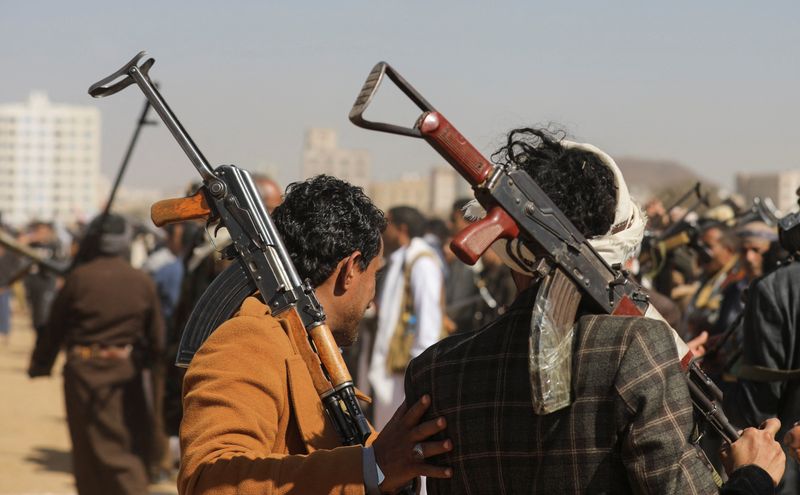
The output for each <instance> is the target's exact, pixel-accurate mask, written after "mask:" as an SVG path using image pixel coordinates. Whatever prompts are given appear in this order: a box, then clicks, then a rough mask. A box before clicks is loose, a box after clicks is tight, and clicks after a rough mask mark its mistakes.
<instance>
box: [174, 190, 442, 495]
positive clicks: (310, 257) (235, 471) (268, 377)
mask: <svg viewBox="0 0 800 495" xmlns="http://www.w3.org/2000/svg"><path fill="white" fill-rule="evenodd" d="M273 219H274V221H275V224H276V226H277V228H278V231H279V232H280V234H281V236H282V238H283V241H284V243H285V244H286V248H287V249H288V251H289V252H290V253H291V256H292V261H293V262H294V264H295V266H296V268H297V270H298V272H299V274H300V276H301V277H303V278H307V279H309V281H310V282H311V284H312V285H313V286H314V287H315V289H316V294H317V297H318V299H319V301H320V303H321V304H322V306H323V307H324V308H325V312H326V314H327V322H328V324H329V326H330V328H331V329H332V332H333V334H334V337H335V338H336V341H337V343H338V344H339V345H349V344H351V343H352V342H353V341H355V339H356V337H357V335H356V328H357V324H358V322H359V320H360V319H361V317H362V316H363V314H364V311H365V309H366V308H367V306H368V304H369V303H370V302H371V300H372V298H373V297H374V293H375V276H376V272H377V271H378V270H379V269H380V268H381V266H382V264H383V260H382V251H383V246H382V244H381V231H382V230H383V229H384V227H385V225H386V220H385V218H384V216H383V213H382V212H381V211H380V210H379V209H377V208H376V207H375V206H374V205H373V204H372V202H371V201H370V200H369V198H367V197H366V196H365V195H364V193H363V191H362V190H361V189H360V188H357V187H354V186H351V185H350V184H347V183H346V182H343V181H341V180H338V179H335V178H333V177H327V176H318V177H315V178H313V179H310V180H308V181H305V182H300V183H295V184H292V185H290V186H289V187H288V189H287V193H286V197H285V198H284V202H283V204H281V205H280V206H279V207H278V208H276V210H275V211H274V213H273ZM282 325H283V322H282V321H281V320H280V319H277V318H275V317H273V316H272V315H271V314H270V312H269V309H268V308H267V307H266V306H265V305H264V304H263V302H262V301H261V300H260V299H258V298H257V297H251V298H248V299H247V300H246V301H245V302H244V304H243V305H242V307H241V309H240V312H239V314H238V316H236V317H235V318H233V319H231V320H229V321H228V322H226V323H224V324H223V325H221V326H220V327H219V328H218V329H217V330H215V331H214V333H213V334H212V335H211V336H210V337H209V338H208V340H207V341H206V342H205V343H204V344H203V346H202V347H201V348H200V350H199V351H198V352H197V354H196V355H195V356H194V358H193V360H192V364H191V366H190V367H189V370H188V371H187V373H186V378H185V380H184V416H183V422H182V424H181V448H182V452H183V462H182V464H181V471H180V474H179V479H178V489H179V491H180V493H181V494H183V495H189V494H191V495H200V494H215V495H217V494H220V495H221V494H258V495H263V494H326V493H330V494H334V493H337V494H354V495H355V494H363V493H370V494H371V493H380V492H387V493H392V492H394V491H396V490H397V489H399V488H401V487H403V486H404V485H406V484H407V483H408V482H410V481H411V480H412V479H414V478H415V477H417V476H420V475H424V476H428V477H438V478H441V477H447V476H449V475H450V471H449V469H447V468H444V467H437V466H431V465H428V464H426V463H425V462H424V459H425V458H426V457H429V456H432V455H437V454H440V453H443V452H446V451H447V450H449V449H450V448H452V445H451V443H450V441H449V440H440V441H437V442H426V441H424V440H425V439H426V438H427V437H429V436H430V435H432V434H434V433H438V432H439V431H441V430H442V429H443V428H444V427H445V423H444V422H443V420H442V419H441V418H434V419H432V420H430V421H428V422H426V423H423V424H419V419H420V418H421V416H422V414H423V413H424V410H425V409H426V407H427V405H428V404H429V403H430V399H429V398H427V397H426V398H422V399H421V400H420V401H419V402H418V403H416V404H415V405H413V406H411V407H410V408H408V409H406V407H405V406H401V408H400V409H398V412H397V413H396V414H395V416H394V418H393V419H392V421H390V422H389V424H388V425H387V426H386V428H384V430H383V431H381V432H380V434H377V435H373V438H372V440H374V441H373V442H371V445H370V446H368V447H366V448H365V447H361V446H351V447H342V446H340V442H339V438H338V435H337V433H336V431H335V430H334V428H333V425H332V424H331V423H330V422H329V421H328V420H326V416H325V412H324V410H323V406H322V403H321V401H320V399H319V396H318V395H317V393H316V392H315V389H314V386H313V384H312V381H311V376H310V374H309V372H308V369H307V368H306V365H305V363H304V361H303V359H302V357H301V356H300V355H299V354H298V351H297V349H296V347H295V345H294V343H293V342H292V340H291V339H290V338H289V336H288V335H287V333H286V331H285V329H284V327H283V326H282Z"/></svg>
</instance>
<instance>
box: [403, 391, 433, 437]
mask: <svg viewBox="0 0 800 495" xmlns="http://www.w3.org/2000/svg"><path fill="white" fill-rule="evenodd" d="M430 405H431V397H430V396H429V395H427V394H425V395H423V396H422V397H420V398H419V400H418V401H417V402H416V404H414V405H413V406H411V408H410V409H409V410H408V412H406V413H405V415H404V416H403V419H402V421H403V424H405V425H406V426H407V427H408V428H409V429H410V428H413V427H414V426H416V425H417V423H419V420H420V419H422V415H423V414H425V411H426V410H427V409H428V406H430Z"/></svg>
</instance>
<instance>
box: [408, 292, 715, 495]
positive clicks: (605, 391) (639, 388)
mask: <svg viewBox="0 0 800 495" xmlns="http://www.w3.org/2000/svg"><path fill="white" fill-rule="evenodd" d="M534 295H535V291H533V290H528V291H526V292H525V293H523V294H522V295H521V296H520V297H519V298H518V299H517V301H516V302H515V303H514V305H513V306H512V307H511V309H510V311H509V312H508V313H507V314H506V315H504V316H503V317H502V318H500V319H499V320H497V321H496V322H494V323H493V324H491V325H489V326H487V327H485V328H483V329H482V330H480V331H477V332H473V333H468V334H456V335H453V336H451V337H449V338H447V339H445V340H443V341H441V342H439V343H438V344H436V345H434V346H433V347H431V348H429V349H428V350H427V351H425V352H424V353H423V354H422V355H420V356H419V357H418V358H416V359H414V360H413V361H412V362H411V363H410V365H409V367H408V369H407V371H406V397H407V401H408V403H409V404H411V403H414V402H415V401H416V400H417V399H418V398H419V397H420V396H421V395H422V394H426V393H427V394H430V395H431V398H432V399H433V400H432V404H431V407H430V408H429V411H428V413H427V414H426V418H428V419H429V418H433V417H437V416H440V415H443V416H445V417H446V419H447V429H446V434H447V436H448V437H449V438H451V439H452V440H453V443H454V450H453V451H452V452H450V453H448V454H447V455H443V456H439V457H434V458H432V459H431V462H432V463H436V464H440V465H447V466H451V467H452V468H453V478H452V479H451V480H434V479H431V478H429V479H428V494H430V495H436V494H445V493H464V494H503V493H509V494H512V493H513V494H517V493H520V494H522V493H524V494H528V493H530V494H538V493H542V494H557V495H562V494H566V493H588V494H600V493H614V494H618V493H623V494H624V493H663V494H705V493H717V488H716V485H715V484H714V482H713V480H712V477H711V472H710V471H709V469H708V468H707V467H706V465H705V464H704V462H703V461H702V460H701V458H700V456H699V455H698V453H697V451H696V449H695V448H694V447H693V446H692V445H690V444H689V443H688V440H687V439H688V438H689V435H690V433H691V430H692V427H693V424H694V423H693V413H692V405H691V401H690V398H689V391H688V388H687V386H686V383H685V380H684V378H683V375H682V373H681V370H680V367H679V364H678V359H677V357H676V352H675V344H674V342H673V340H672V336H671V332H670V331H669V329H668V328H667V327H666V326H664V325H663V324H661V323H658V322H655V321H652V320H646V319H643V318H632V317H615V316H605V315H604V316H597V315H589V316H583V317H581V318H580V320H579V322H578V326H577V329H576V338H575V349H574V354H573V376H572V394H573V395H572V396H573V403H572V404H571V405H570V406H569V407H567V408H565V409H562V410H560V411H557V412H555V413H552V414H548V415H544V416H537V415H536V414H534V413H533V409H532V406H531V391H530V384H529V378H528V376H529V375H528V335H529V328H530V317H531V310H532V306H533V296H534ZM443 437H444V436H442V438H443Z"/></svg>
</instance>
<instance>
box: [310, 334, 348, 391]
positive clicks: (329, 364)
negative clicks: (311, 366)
mask: <svg viewBox="0 0 800 495" xmlns="http://www.w3.org/2000/svg"><path fill="white" fill-rule="evenodd" d="M309 335H311V340H312V341H313V342H314V346H315V347H316V348H317V355H319V359H320V361H322V365H323V366H324V367H325V371H327V372H328V378H329V379H330V381H331V385H333V387H334V388H336V387H338V386H339V385H341V384H343V383H347V382H352V381H353V378H352V377H351V376H350V372H349V371H348V370H347V365H346V364H344V358H342V353H341V352H340V351H339V346H338V345H336V341H335V340H334V339H333V334H332V333H331V329H330V328H328V325H326V324H324V323H323V324H322V325H318V326H316V327H314V328H312V329H311V331H310V332H309Z"/></svg>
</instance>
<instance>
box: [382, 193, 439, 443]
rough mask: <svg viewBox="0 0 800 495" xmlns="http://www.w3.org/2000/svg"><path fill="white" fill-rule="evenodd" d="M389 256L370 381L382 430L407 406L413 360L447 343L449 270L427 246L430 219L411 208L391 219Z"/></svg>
mask: <svg viewBox="0 0 800 495" xmlns="http://www.w3.org/2000/svg"><path fill="white" fill-rule="evenodd" d="M386 217H387V226H386V230H385V232H384V234H383V242H384V249H385V251H386V253H387V256H388V263H387V265H386V268H385V278H384V280H383V284H382V286H381V288H380V296H379V298H378V304H377V306H378V326H377V331H376V335H375V344H374V346H373V352H372V359H371V362H370V367H369V372H368V377H369V383H370V385H371V386H372V391H373V399H374V402H373V422H374V424H375V427H376V428H377V429H381V428H383V426H384V425H385V424H386V423H387V422H388V421H389V419H391V417H392V415H393V414H394V411H395V410H396V409H397V408H398V407H399V406H400V404H402V403H403V399H404V397H405V391H404V390H403V373H404V372H405V368H406V366H407V365H408V362H409V360H410V359H412V358H414V357H416V356H418V355H419V354H420V353H422V351H424V350H425V349H427V348H428V347H429V346H431V345H433V344H435V343H436V342H438V341H439V339H440V338H442V332H443V320H442V317H443V314H442V313H443V312H442V304H443V302H442V296H443V292H444V289H443V285H442V284H443V271H442V270H443V268H442V266H441V264H440V261H439V257H438V256H437V255H436V252H435V251H434V250H433V249H432V248H431V247H430V245H429V244H428V243H427V242H425V240H424V239H423V235H424V234H425V217H423V216H422V214H421V213H420V212H419V211H417V210H416V209H415V208H412V207H410V206H396V207H394V208H392V209H390V210H389V211H388V213H387V215H386Z"/></svg>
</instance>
